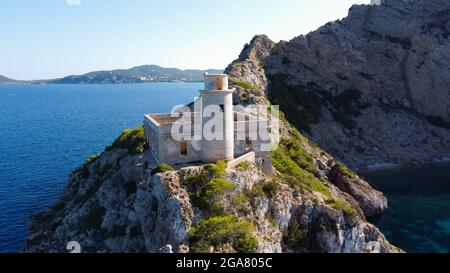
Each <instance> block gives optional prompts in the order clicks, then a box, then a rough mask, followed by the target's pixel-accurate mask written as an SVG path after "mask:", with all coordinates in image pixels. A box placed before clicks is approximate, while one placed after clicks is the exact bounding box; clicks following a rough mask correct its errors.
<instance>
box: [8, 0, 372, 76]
mask: <svg viewBox="0 0 450 273" xmlns="http://www.w3.org/2000/svg"><path fill="white" fill-rule="evenodd" d="M261 2H263V1H261V0H246V1H239V3H238V2H237V1H236V0H233V1H227V2H215V1H214V2H213V1H207V0H191V1H179V0H165V1H157V0H152V1H148V0H135V1H133V2H132V3H129V2H123V1H120V0H108V1H106V0H101V1H100V0H99V1H92V0H42V1H27V0H14V1H11V0H9V1H4V2H3V3H2V8H1V9H0V24H2V25H3V26H6V27H5V28H4V29H3V30H2V32H3V33H2V35H3V41H4V42H3V43H0V75H3V76H6V77H9V78H13V79H18V80H38V79H52V78H60V77H64V76H68V75H73V74H84V73H88V72H91V71H97V70H114V69H127V68H131V67H134V66H139V65H146V64H156V65H160V66H163V67H176V68H180V69H210V68H214V69H223V68H225V67H226V66H227V65H228V64H229V63H230V62H232V61H233V60H234V59H235V58H236V57H237V56H238V54H239V52H240V51H241V49H242V46H243V45H244V44H245V43H246V42H248V41H250V39H251V38H252V37H253V36H254V35H256V34H266V35H267V36H269V37H270V38H271V39H272V40H274V41H280V40H290V39H292V38H294V37H295V36H298V35H301V34H307V33H308V32H310V31H313V30H315V29H317V28H318V27H320V26H321V25H323V24H325V23H327V22H329V21H334V20H337V19H341V18H343V17H345V16H346V15H347V13H348V9H349V8H350V7H351V5H353V4H368V3H369V2H370V1H369V0H318V1H306V0H302V1H299V0H265V1H264V4H263V5H262V4H261ZM234 3H236V4H234ZM286 6H288V7H289V9H286Z"/></svg>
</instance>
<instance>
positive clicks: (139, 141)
mask: <svg viewBox="0 0 450 273" xmlns="http://www.w3.org/2000/svg"><path fill="white" fill-rule="evenodd" d="M144 148H145V132H144V126H140V127H137V128H135V129H127V130H125V131H123V133H122V134H121V135H120V137H119V138H118V139H116V141H114V143H113V144H112V145H111V146H109V147H107V148H106V150H107V151H112V150H116V149H126V150H128V152H129V153H130V154H132V155H136V154H139V153H142V152H143V151H144Z"/></svg>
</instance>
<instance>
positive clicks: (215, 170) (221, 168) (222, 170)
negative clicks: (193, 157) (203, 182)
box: [206, 160, 228, 178]
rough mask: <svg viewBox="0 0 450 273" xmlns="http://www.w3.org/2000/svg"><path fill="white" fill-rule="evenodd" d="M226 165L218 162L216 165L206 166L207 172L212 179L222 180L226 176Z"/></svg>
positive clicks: (221, 161)
mask: <svg viewBox="0 0 450 273" xmlns="http://www.w3.org/2000/svg"><path fill="white" fill-rule="evenodd" d="M227 167H228V165H227V163H226V162H225V161H224V160H219V161H217V162H216V164H212V165H208V166H207V168H206V169H207V171H209V172H210V175H211V177H212V178H223V177H225V175H226V170H227Z"/></svg>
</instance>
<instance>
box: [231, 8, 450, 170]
mask: <svg viewBox="0 0 450 273" xmlns="http://www.w3.org/2000/svg"><path fill="white" fill-rule="evenodd" d="M449 8H450V2H449V1H442V0H409V1H401V0H387V1H385V3H384V4H383V5H381V6H377V5H375V6H372V5H355V6H353V7H352V8H351V9H350V11H349V15H348V17H346V18H345V19H343V20H339V21H335V22H330V23H328V24H326V25H325V26H323V27H321V28H319V29H318V30H316V31H313V32H311V33H309V34H308V35H306V36H299V37H296V38H294V39H292V40H291V41H289V42H284V41H282V42H280V43H278V44H276V45H275V46H273V42H271V41H270V40H269V39H268V38H267V37H265V36H258V37H256V38H255V39H253V42H252V43H251V44H250V45H252V44H256V45H254V46H253V49H249V48H246V49H245V52H253V51H258V50H259V49H261V52H262V53H261V54H257V53H254V52H253V53H252V54H242V56H241V57H240V59H238V60H237V61H236V62H234V63H233V64H232V65H231V66H230V67H229V68H228V69H227V71H229V72H230V75H232V76H234V77H236V79H239V80H242V81H247V82H249V83H252V84H254V85H256V86H258V89H259V90H261V91H262V93H267V94H268V95H269V99H270V100H271V102H273V103H274V104H279V105H281V108H282V110H283V112H285V114H286V116H287V118H288V120H289V121H291V123H293V124H294V125H295V126H296V127H297V128H299V129H300V130H302V132H303V133H305V134H307V135H308V136H309V137H310V138H311V139H312V140H314V141H315V142H316V143H318V144H319V146H320V147H321V148H323V149H324V150H326V151H327V152H329V153H331V154H332V155H333V156H335V157H337V158H338V159H340V160H342V161H343V162H345V163H346V164H347V165H349V166H351V167H353V168H356V169H363V168H373V169H375V168H384V167H396V166H399V165H417V164H423V163H432V162H439V161H445V160H449V159H450V154H449V151H450V78H449V77H448V75H449V74H450V40H449V38H450V35H449V34H450V13H449V12H448V10H449ZM266 45H271V46H270V48H272V51H271V52H270V53H269V54H268V50H267V46H266ZM243 57H245V58H247V59H245V60H243V59H242V58H243ZM255 62H261V65H260V69H261V70H257V71H255V68H248V67H246V66H240V64H241V63H242V64H247V63H255ZM242 68H246V70H242ZM249 74H252V75H253V76H252V75H249ZM243 75H245V76H243ZM254 78H261V79H267V81H260V82H257V81H254V80H253V81H252V79H254ZM249 94H250V92H249ZM253 95H254V94H252V95H249V96H253ZM256 100H258V99H256ZM259 100H261V99H259Z"/></svg>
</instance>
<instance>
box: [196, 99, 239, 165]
mask: <svg viewBox="0 0 450 273" xmlns="http://www.w3.org/2000/svg"><path fill="white" fill-rule="evenodd" d="M201 96H202V113H203V112H204V110H205V109H206V107H208V106H210V105H214V106H219V105H223V106H224V113H223V114H224V123H223V140H213V141H208V140H205V139H204V140H203V142H202V151H203V153H202V160H203V161H204V162H207V163H212V162H216V161H218V160H232V159H234V151H233V148H234V113H233V91H201ZM209 120H210V118H208V117H203V126H205V125H206V124H207V122H208V121H209Z"/></svg>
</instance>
